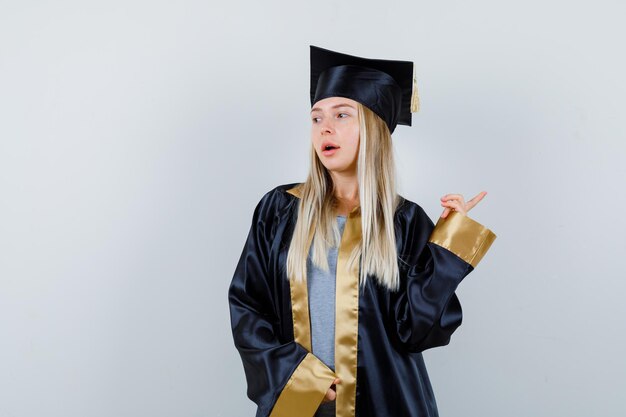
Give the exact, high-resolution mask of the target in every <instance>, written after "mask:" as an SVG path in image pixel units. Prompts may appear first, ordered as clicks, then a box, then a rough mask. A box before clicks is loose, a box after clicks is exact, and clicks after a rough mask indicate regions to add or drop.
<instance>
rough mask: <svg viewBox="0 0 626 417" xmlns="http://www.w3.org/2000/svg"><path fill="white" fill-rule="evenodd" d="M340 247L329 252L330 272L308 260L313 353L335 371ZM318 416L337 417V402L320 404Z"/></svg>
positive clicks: (342, 220)
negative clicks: (336, 277) (338, 257)
mask: <svg viewBox="0 0 626 417" xmlns="http://www.w3.org/2000/svg"><path fill="white" fill-rule="evenodd" d="M345 223H346V216H337V225H338V226H339V231H340V233H341V234H343V228H344V226H345ZM337 251H338V248H337V247H334V248H330V250H329V251H328V269H329V271H328V272H324V271H323V270H321V269H319V268H316V267H315V266H314V265H313V262H312V261H311V258H310V255H311V251H310V250H309V258H308V260H307V288H308V293H309V315H310V318H311V350H312V353H313V354H314V355H315V356H317V357H318V358H319V359H320V360H321V361H322V362H324V363H325V364H326V366H328V367H329V368H330V369H332V370H333V371H334V370H335V275H336V271H337ZM315 417H335V402H334V401H331V402H328V403H324V404H320V407H319V408H318V410H317V412H316V413H315Z"/></svg>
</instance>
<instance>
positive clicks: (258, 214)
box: [228, 191, 336, 417]
mask: <svg viewBox="0 0 626 417" xmlns="http://www.w3.org/2000/svg"><path fill="white" fill-rule="evenodd" d="M276 198H277V196H276V195H275V193H273V192H271V191H270V192H269V193H267V194H266V195H265V196H263V198H262V199H261V201H260V202H259V204H258V205H257V207H256V208H255V210H254V215H253V219H252V225H251V227H250V231H249V233H248V237H247V239H246V242H245V245H244V248H243V251H242V254H241V257H240V259H239V262H238V264H237V267H236V269H235V273H234V276H233V279H232V282H231V284H230V287H229V290H228V302H229V306H230V318H231V327H232V334H233V338H234V342H235V347H236V348H237V350H238V351H239V354H240V356H241V360H242V362H243V367H244V372H245V375H246V381H247V385H248V390H247V394H248V397H249V398H250V399H251V400H252V401H253V402H255V403H256V404H257V406H258V409H257V413H256V416H257V417H267V416H270V417H287V416H288V417H293V416H295V415H298V416H302V417H311V416H313V415H314V414H315V411H316V410H317V408H318V406H319V404H320V403H321V401H322V399H323V398H324V396H325V394H326V391H327V390H328V388H329V387H330V386H331V384H332V382H333V380H334V379H335V377H336V375H335V373H334V372H333V371H332V370H331V369H330V368H328V367H327V366H326V365H325V364H324V363H323V362H322V361H321V360H320V359H318V358H317V357H316V356H314V355H313V354H312V353H311V352H309V351H308V350H307V349H306V348H304V347H303V346H302V345H300V344H299V343H297V342H295V341H294V340H291V341H288V340H279V337H278V336H277V333H276V331H275V327H274V325H273V323H278V318H277V317H276V311H277V309H276V308H275V303H276V302H277V301H276V300H274V297H273V294H274V292H273V287H274V285H273V282H274V281H275V280H276V279H282V278H280V277H277V278H274V277H270V276H269V269H270V268H269V259H270V247H271V239H272V237H273V236H272V229H273V227H272V222H273V221H274V219H275V211H276V209H275V205H276Z"/></svg>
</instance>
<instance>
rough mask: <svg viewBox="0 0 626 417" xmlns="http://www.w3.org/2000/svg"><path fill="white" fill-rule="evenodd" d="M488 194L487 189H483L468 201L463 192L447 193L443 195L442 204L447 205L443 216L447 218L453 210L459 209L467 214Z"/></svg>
mask: <svg viewBox="0 0 626 417" xmlns="http://www.w3.org/2000/svg"><path fill="white" fill-rule="evenodd" d="M486 195H487V191H482V192H480V193H479V194H478V195H477V196H476V197H474V198H472V199H471V200H470V201H468V202H467V203H466V202H465V200H463V196H462V195H461V194H446V195H444V196H443V197H441V205H442V206H443V207H445V209H444V210H443V213H441V217H442V218H444V219H445V218H446V217H448V214H450V212H451V211H458V212H459V213H461V214H462V215H464V216H465V215H467V212H468V211H470V210H471V208H472V207H474V206H475V205H476V204H478V202H479V201H480V200H482V199H483V197H484V196H486Z"/></svg>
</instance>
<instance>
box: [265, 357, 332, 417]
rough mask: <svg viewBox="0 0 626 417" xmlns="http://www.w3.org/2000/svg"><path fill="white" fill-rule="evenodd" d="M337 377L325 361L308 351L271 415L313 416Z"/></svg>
mask: <svg viewBox="0 0 626 417" xmlns="http://www.w3.org/2000/svg"><path fill="white" fill-rule="evenodd" d="M335 378H336V375H335V373H334V372H333V371H332V370H331V369H330V368H328V367H327V366H326V365H325V364H324V362H322V361H320V360H319V359H318V358H317V357H316V356H315V355H313V354H312V353H311V352H309V353H307V354H306V356H305V357H304V359H303V360H302V362H300V365H298V367H297V368H296V370H295V371H294V372H293V374H292V375H291V378H289V381H287V384H286V385H285V388H283V390H282V392H281V393H280V395H279V396H278V400H276V404H275V405H274V408H273V409H272V412H271V414H270V417H293V416H302V417H312V416H313V415H314V414H315V412H316V411H317V409H318V407H319V405H320V404H321V402H322V400H323V399H324V396H325V395H326V391H328V388H330V386H331V385H332V383H333V381H334V380H335Z"/></svg>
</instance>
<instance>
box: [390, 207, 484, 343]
mask: <svg viewBox="0 0 626 417" xmlns="http://www.w3.org/2000/svg"><path fill="white" fill-rule="evenodd" d="M402 233H403V235H404V237H405V246H404V250H403V252H404V253H405V254H408V255H409V256H407V258H408V259H409V260H410V261H409V263H408V264H406V263H400V274H401V279H400V283H401V288H400V291H398V292H396V293H392V294H393V295H392V304H391V308H392V314H393V317H394V320H395V325H396V331H397V335H398V338H399V341H400V343H401V344H402V345H403V346H404V347H405V348H406V349H407V350H409V351H411V352H421V351H424V350H426V349H429V348H432V347H436V346H443V345H446V344H448V343H449V342H450V337H451V335H452V333H453V332H454V331H455V330H456V329H457V327H459V326H460V325H461V320H462V311H461V304H460V302H459V299H458V297H457V296H456V294H455V291H456V288H457V286H458V285H459V283H460V282H461V281H462V280H463V278H464V277H465V276H467V275H468V274H469V273H470V272H472V270H473V269H474V268H475V267H476V265H478V262H480V260H481V259H482V257H483V256H484V255H485V253H486V252H487V250H488V249H489V247H490V246H491V244H492V243H493V241H494V240H495V238H496V235H495V234H494V233H493V232H492V231H491V230H489V229H487V228H486V227H485V226H483V225H481V224H480V223H478V222H476V221H474V220H472V219H471V218H469V217H468V216H467V215H463V214H460V213H458V212H451V213H450V214H449V215H448V217H447V218H446V219H442V218H439V220H438V222H437V225H436V226H434V228H433V223H432V221H431V220H430V219H429V218H428V216H426V214H425V213H424V212H423V210H421V208H420V209H419V210H415V211H414V212H413V215H412V216H409V218H408V219H406V221H405V223H404V229H403V231H402Z"/></svg>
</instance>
